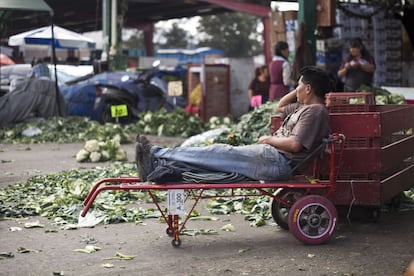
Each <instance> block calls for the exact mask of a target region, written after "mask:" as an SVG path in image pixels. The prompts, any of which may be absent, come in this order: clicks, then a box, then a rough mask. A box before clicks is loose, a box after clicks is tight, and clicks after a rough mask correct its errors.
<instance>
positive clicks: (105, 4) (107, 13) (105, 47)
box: [102, 0, 111, 56]
mask: <svg viewBox="0 0 414 276" xmlns="http://www.w3.org/2000/svg"><path fill="white" fill-rule="evenodd" d="M110 3H111V0H103V1H102V38H103V39H102V40H103V44H102V52H103V53H105V54H106V56H108V51H109V43H110V40H109V38H110V37H111V32H110V25H111V24H110V18H111V8H110Z"/></svg>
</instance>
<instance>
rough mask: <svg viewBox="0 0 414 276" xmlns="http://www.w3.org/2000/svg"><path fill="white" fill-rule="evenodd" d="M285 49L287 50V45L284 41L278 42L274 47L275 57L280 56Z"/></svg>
mask: <svg viewBox="0 0 414 276" xmlns="http://www.w3.org/2000/svg"><path fill="white" fill-rule="evenodd" d="M285 49H289V44H287V42H285V41H279V42H278V43H276V45H275V55H276V56H282V51H283V50H285Z"/></svg>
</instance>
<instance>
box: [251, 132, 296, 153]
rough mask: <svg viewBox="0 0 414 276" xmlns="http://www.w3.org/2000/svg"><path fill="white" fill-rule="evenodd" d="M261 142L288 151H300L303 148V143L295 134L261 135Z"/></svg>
mask: <svg viewBox="0 0 414 276" xmlns="http://www.w3.org/2000/svg"><path fill="white" fill-rule="evenodd" d="M258 143H259V144H268V145H271V146H273V147H275V148H277V149H280V150H283V151H288V152H299V151H301V150H302V148H303V146H302V144H301V143H300V142H299V141H298V139H296V137H294V136H290V137H277V136H261V137H259V141H258Z"/></svg>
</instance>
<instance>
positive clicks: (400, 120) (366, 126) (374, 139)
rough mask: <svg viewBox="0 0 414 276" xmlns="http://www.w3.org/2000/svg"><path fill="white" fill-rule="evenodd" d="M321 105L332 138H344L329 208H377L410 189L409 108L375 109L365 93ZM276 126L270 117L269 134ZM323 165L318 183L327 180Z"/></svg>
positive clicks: (412, 120) (413, 174)
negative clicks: (327, 115)
mask: <svg viewBox="0 0 414 276" xmlns="http://www.w3.org/2000/svg"><path fill="white" fill-rule="evenodd" d="M326 99H327V101H326V103H327V108H328V110H329V113H330V121H331V132H332V133H341V134H344V135H345V141H344V144H343V150H342V152H340V151H339V150H338V151H337V154H338V156H337V158H340V159H339V162H338V167H337V168H336V169H335V171H336V172H337V181H336V185H335V193H334V195H333V197H332V202H333V203H334V204H335V205H347V206H349V205H360V206H369V207H378V206H380V205H382V204H383V203H386V202H389V201H390V200H391V199H392V198H393V197H395V196H397V195H398V194H399V193H400V192H402V191H405V190H408V189H410V188H411V187H413V186H414V135H413V129H414V105H393V104H388V105H376V104H375V97H374V95H373V94H372V93H369V92H362V93H359V92H338V93H330V94H328V95H327V98H326ZM281 123H282V122H281V120H280V118H279V117H278V116H273V117H272V119H271V126H272V133H273V132H274V131H275V130H276V129H277V128H278V127H279V126H280V125H281ZM339 148H340V147H338V149H339ZM328 160H329V158H328V156H326V157H325V158H323V159H322V162H320V173H319V174H320V175H319V179H320V180H327V179H329V162H328Z"/></svg>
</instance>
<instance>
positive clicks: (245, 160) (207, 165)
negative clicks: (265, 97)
mask: <svg viewBox="0 0 414 276" xmlns="http://www.w3.org/2000/svg"><path fill="white" fill-rule="evenodd" d="M151 152H152V159H153V160H154V162H153V164H154V167H156V166H157V164H158V165H167V166H168V164H169V163H170V164H174V165H178V166H179V167H180V168H183V171H185V169H186V168H188V170H192V169H194V167H195V168H200V169H202V170H208V171H212V172H214V171H216V172H226V173H239V174H241V175H244V176H246V177H248V178H251V179H255V180H265V181H272V180H286V179H289V178H290V176H291V166H290V164H291V162H290V160H288V159H286V158H285V156H284V155H283V154H281V153H279V151H278V150H277V149H275V148H274V147H272V146H270V145H265V144H253V145H247V146H237V147H235V146H231V145H226V144H214V145H210V146H205V147H177V148H160V147H153V148H152V149H151Z"/></svg>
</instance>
